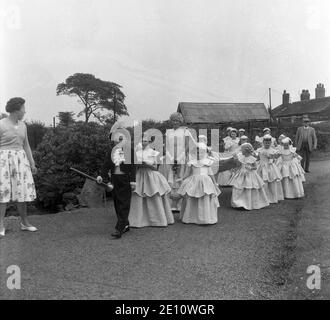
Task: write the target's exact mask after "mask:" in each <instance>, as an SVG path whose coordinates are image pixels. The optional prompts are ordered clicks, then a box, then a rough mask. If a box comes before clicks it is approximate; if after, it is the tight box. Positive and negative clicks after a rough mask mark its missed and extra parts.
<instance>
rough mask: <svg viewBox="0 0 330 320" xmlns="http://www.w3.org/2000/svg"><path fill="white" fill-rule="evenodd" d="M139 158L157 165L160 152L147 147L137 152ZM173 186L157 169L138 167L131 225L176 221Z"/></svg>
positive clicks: (133, 194) (149, 224) (156, 224)
mask: <svg viewBox="0 0 330 320" xmlns="http://www.w3.org/2000/svg"><path fill="white" fill-rule="evenodd" d="M136 154H137V159H138V160H140V161H144V162H146V163H147V164H149V165H155V163H156V157H157V156H158V154H159V153H158V152H156V151H154V150H152V149H151V148H150V147H147V148H146V149H144V150H138V151H137V152H136ZM170 192H171V187H170V186H169V184H168V182H167V181H166V179H165V177H164V176H163V175H162V174H161V173H159V172H158V171H156V170H152V169H149V168H138V169H137V173H136V189H135V190H134V192H133V193H132V199H131V207H130V213H129V222H130V226H131V227H136V228H141V227H148V226H152V227H166V226H167V225H169V224H173V223H174V217H173V214H172V210H171V204H170V198H169V194H170Z"/></svg>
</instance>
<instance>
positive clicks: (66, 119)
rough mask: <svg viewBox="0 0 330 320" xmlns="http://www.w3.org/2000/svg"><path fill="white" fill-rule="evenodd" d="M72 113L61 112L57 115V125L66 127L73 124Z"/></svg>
mask: <svg viewBox="0 0 330 320" xmlns="http://www.w3.org/2000/svg"><path fill="white" fill-rule="evenodd" d="M73 116H74V112H72V111H62V112H59V113H58V116H57V117H58V119H59V120H60V122H59V125H60V126H64V127H68V126H69V125H71V124H73V123H74V122H75V120H74V118H73Z"/></svg>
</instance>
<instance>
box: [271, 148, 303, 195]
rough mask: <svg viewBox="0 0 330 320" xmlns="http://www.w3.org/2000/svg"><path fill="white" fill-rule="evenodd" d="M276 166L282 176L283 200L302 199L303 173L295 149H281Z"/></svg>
mask: <svg viewBox="0 0 330 320" xmlns="http://www.w3.org/2000/svg"><path fill="white" fill-rule="evenodd" d="M277 165H278V168H279V169H280V172H281V175H282V187H283V193H284V198H287V199H295V198H302V197H304V195H305V193H304V187H303V182H305V171H304V169H303V168H302V166H301V165H300V162H299V160H298V155H297V154H296V148H293V147H291V148H290V149H282V151H281V157H280V160H279V162H278V164H277Z"/></svg>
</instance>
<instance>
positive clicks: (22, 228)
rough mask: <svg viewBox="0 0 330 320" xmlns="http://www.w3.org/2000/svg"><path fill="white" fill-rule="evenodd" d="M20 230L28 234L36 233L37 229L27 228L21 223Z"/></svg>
mask: <svg viewBox="0 0 330 320" xmlns="http://www.w3.org/2000/svg"><path fill="white" fill-rule="evenodd" d="M21 230H22V231H30V232H35V231H38V229H37V228H36V227H33V226H31V227H27V226H25V225H24V224H23V223H21Z"/></svg>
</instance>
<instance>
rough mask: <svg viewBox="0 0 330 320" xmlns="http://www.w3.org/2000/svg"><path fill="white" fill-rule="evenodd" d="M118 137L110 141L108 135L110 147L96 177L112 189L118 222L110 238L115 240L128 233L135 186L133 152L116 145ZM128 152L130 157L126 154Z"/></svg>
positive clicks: (119, 140)
mask: <svg viewBox="0 0 330 320" xmlns="http://www.w3.org/2000/svg"><path fill="white" fill-rule="evenodd" d="M120 137H123V136H115V137H113V139H112V134H111V133H110V137H109V138H110V140H111V142H110V147H109V149H108V151H107V153H106V157H105V161H104V164H103V167H102V169H101V175H100V176H98V177H97V182H99V183H100V182H102V181H103V182H105V183H109V184H110V188H111V189H113V190H112V196H113V201H114V206H115V210H116V214H117V219H118V221H117V224H116V227H115V229H116V230H115V232H114V233H112V234H111V236H112V237H114V238H117V239H118V238H121V236H122V235H123V234H124V233H125V232H127V231H129V221H128V215H129V211H130V205H131V195H132V191H133V190H134V189H135V186H136V183H135V176H136V168H135V164H134V150H133V149H132V148H131V147H130V146H129V148H125V149H124V148H123V147H122V146H121V144H119V145H118V143H120V142H121V141H122V139H121V138H120ZM127 143H128V142H127ZM124 150H125V151H126V152H124ZM129 152H130V153H131V154H130V155H129V154H127V153H129ZM125 153H126V154H125ZM129 157H130V159H129Z"/></svg>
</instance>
